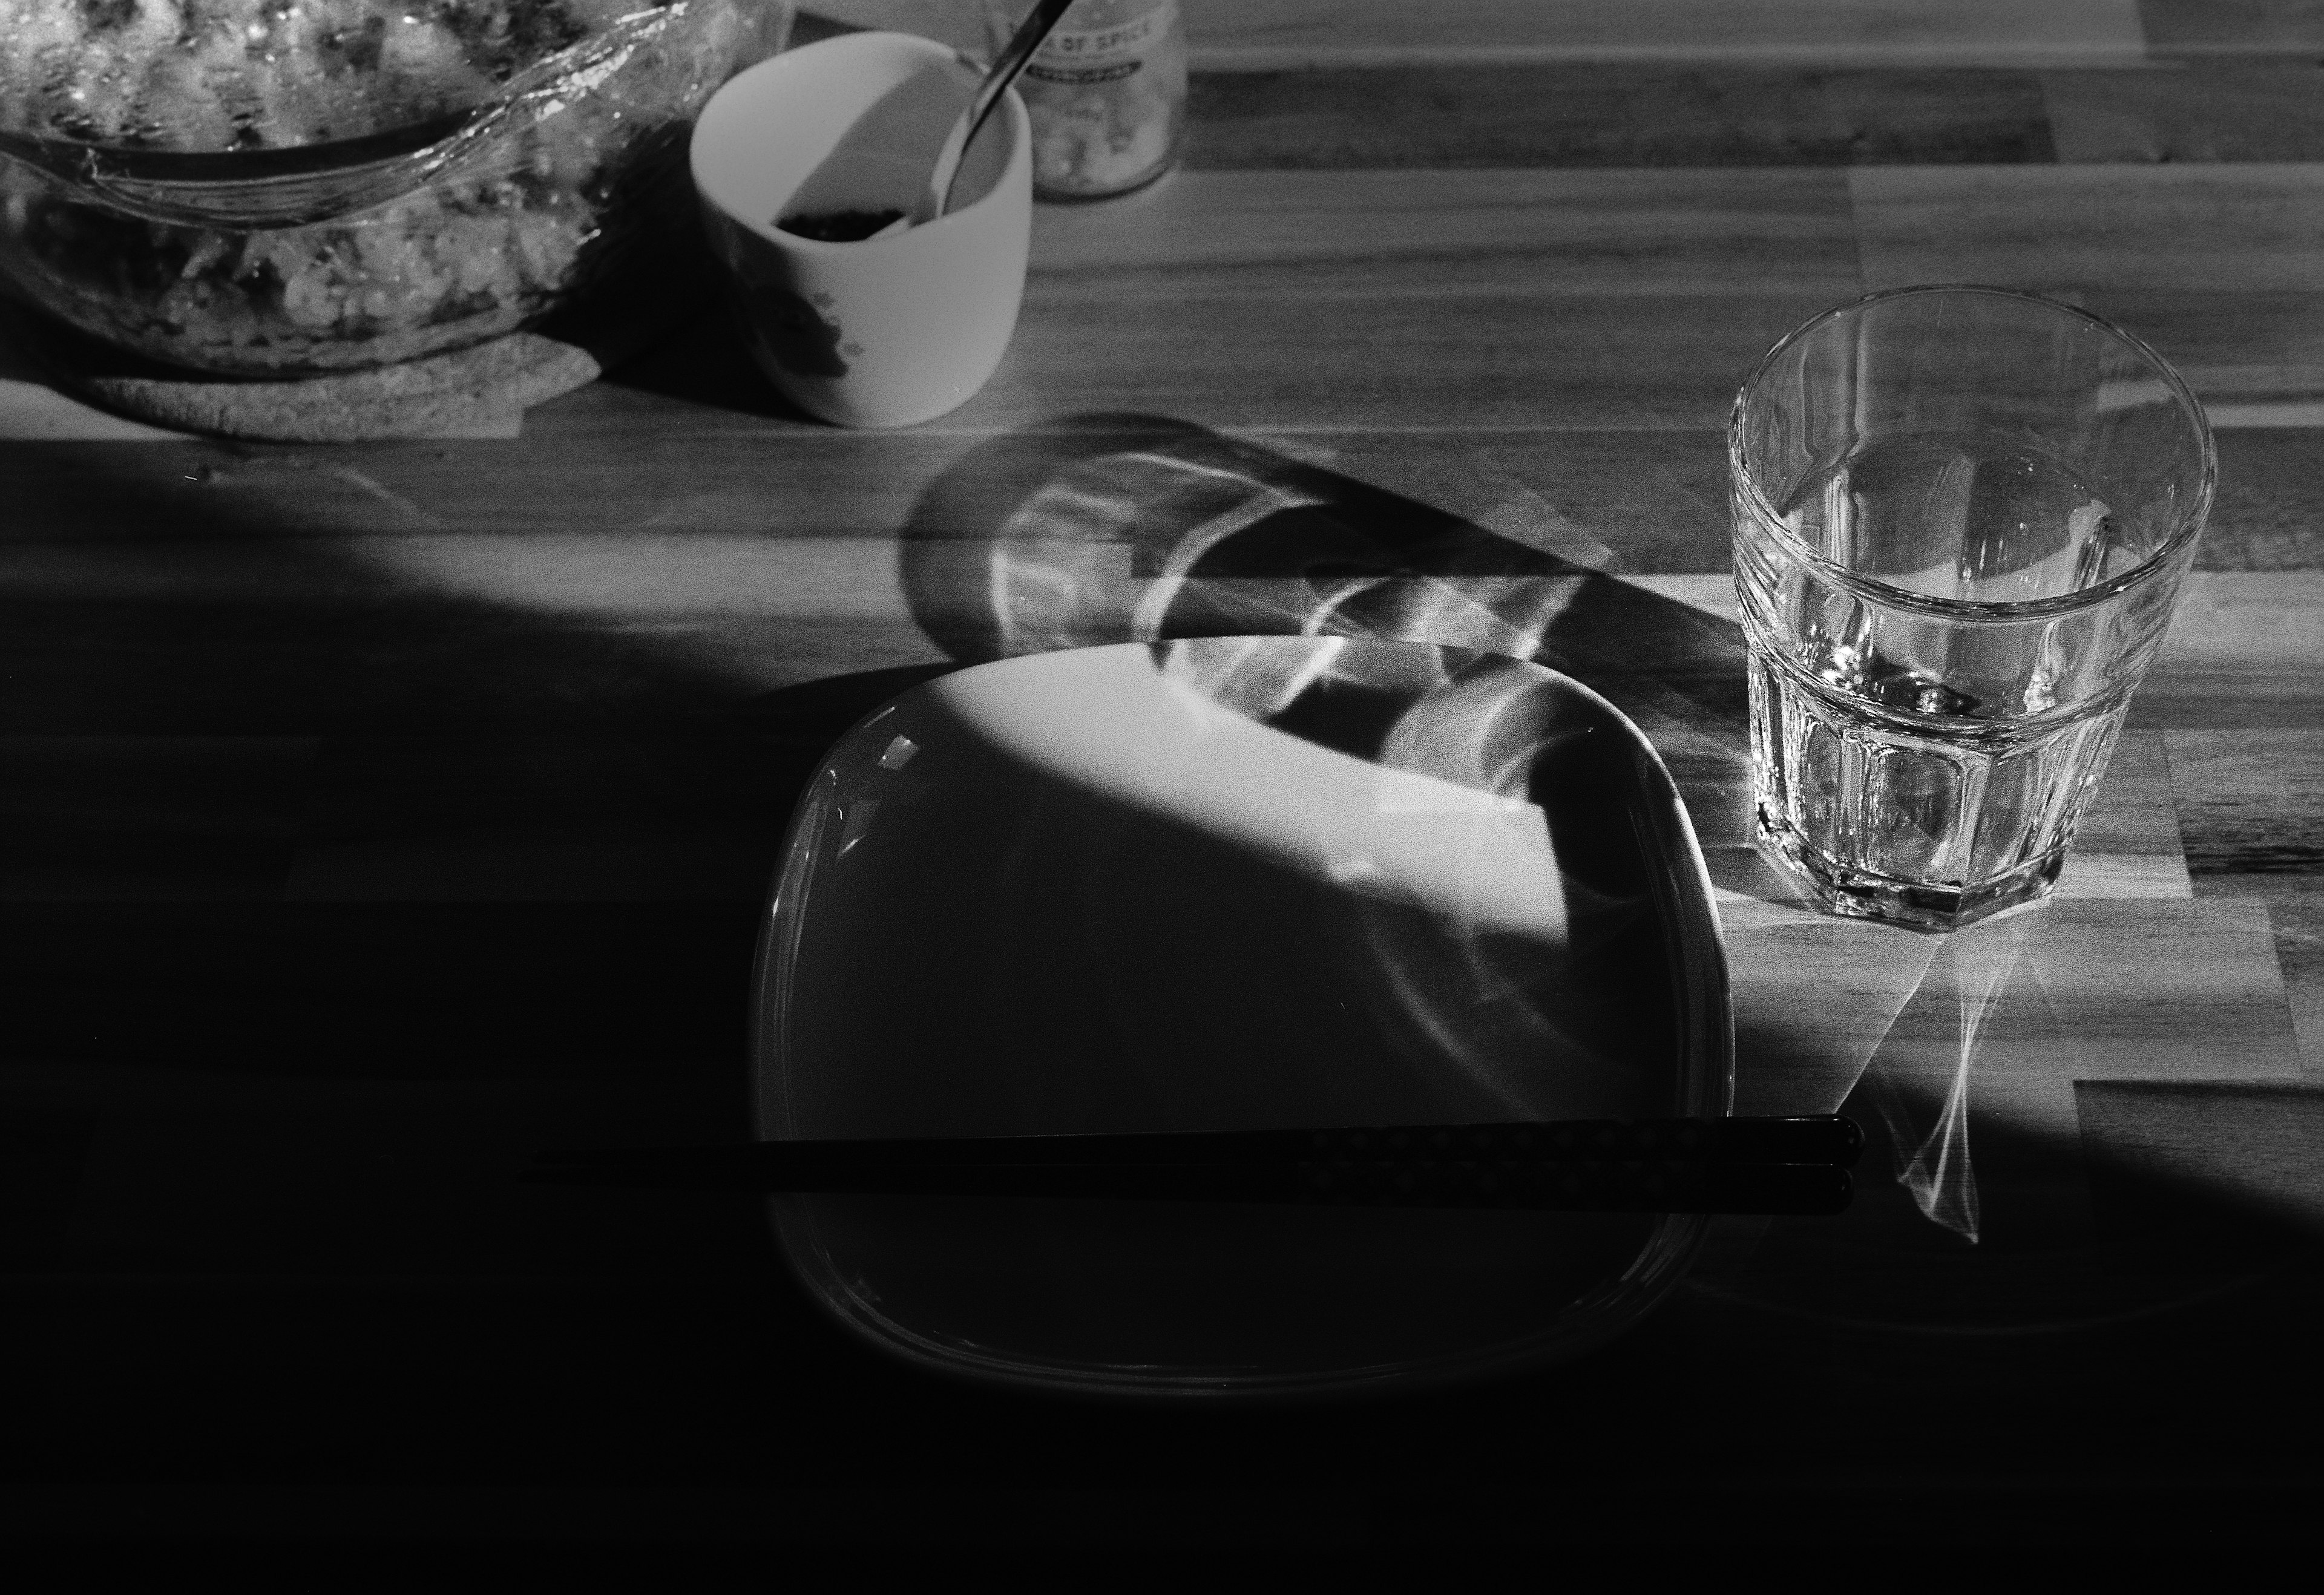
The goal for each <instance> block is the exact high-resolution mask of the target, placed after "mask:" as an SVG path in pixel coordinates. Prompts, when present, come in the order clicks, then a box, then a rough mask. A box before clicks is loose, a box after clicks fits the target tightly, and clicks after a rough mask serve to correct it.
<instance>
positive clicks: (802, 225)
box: [775, 210, 904, 244]
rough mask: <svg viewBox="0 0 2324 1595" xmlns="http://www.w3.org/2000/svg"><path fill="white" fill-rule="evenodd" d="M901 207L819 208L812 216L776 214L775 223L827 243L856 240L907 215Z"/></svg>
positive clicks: (789, 231)
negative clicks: (891, 208)
mask: <svg viewBox="0 0 2324 1595" xmlns="http://www.w3.org/2000/svg"><path fill="white" fill-rule="evenodd" d="M903 215H904V213H903V212H902V211H900V210H819V211H816V212H815V213H814V214H813V215H811V216H785V217H776V218H775V226H778V227H779V228H780V229H781V230H782V231H784V232H786V233H790V234H794V235H797V236H798V237H801V238H814V239H817V240H819V241H820V242H822V243H825V244H853V243H855V242H856V241H857V240H858V239H862V238H869V237H870V236H871V235H872V234H874V233H876V232H878V231H879V230H880V229H881V228H882V227H884V226H887V225H888V224H889V223H890V222H895V221H900V220H902V219H903Z"/></svg>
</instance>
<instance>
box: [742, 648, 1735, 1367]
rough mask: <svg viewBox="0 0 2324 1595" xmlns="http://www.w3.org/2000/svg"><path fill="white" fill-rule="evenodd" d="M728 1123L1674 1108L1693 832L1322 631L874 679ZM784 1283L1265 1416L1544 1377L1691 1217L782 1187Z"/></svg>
mask: <svg viewBox="0 0 2324 1595" xmlns="http://www.w3.org/2000/svg"><path fill="white" fill-rule="evenodd" d="M754 1046H755V1049H756V1066H757V1072H758V1101H759V1108H758V1111H759V1130H760V1133H761V1135H762V1136H764V1137H766V1138H767V1139H817V1138H832V1139H866V1138H881V1137H890V1136H898V1137H905V1136H936V1137H943V1136H1010V1135H1041V1134H1074V1133H1089V1134H1131V1133H1138V1132H1144V1131H1187V1130H1222V1129H1286V1128H1333V1127H1344V1126H1360V1125H1383V1124H1480V1123H1494V1122H1511V1121H1523V1120H1556V1119H1637V1118H1655V1117H1669V1116H1677V1115H1690V1116H1716V1115H1719V1114H1721V1113H1724V1112H1725V1111H1727V1110H1728V1105H1729V1093H1730V1089H1731V1075H1732V1056H1733V1041H1732V1029H1731V1021H1730V1019H1729V1005H1728V993H1727V964H1726V958H1725V952H1724V945H1723V943H1722V941H1721V939H1720V929H1719V922H1718V917H1717V912H1716V909H1715V907H1714V905H1713V902H1712V899H1711V886H1710V882H1709V879H1708V877H1707V876H1706V874H1705V873H1704V870H1703V865H1702V860H1701V853H1700V851H1699V849H1698V847H1697V845H1696V844H1695V840H1694V835H1693V832H1692V828H1691V826H1690V825H1689V824H1688V821H1687V818H1686V816H1685V811H1684V809H1683V807H1682V805H1681V803H1680V801H1679V798H1678V794H1677V791H1676V789H1675V788H1674V786H1673V784H1672V782H1671V779H1670V777H1669V774H1668V772H1667V771H1666V770H1665V769H1664V767H1663V765H1662V763H1661V761H1660V760H1659V759H1657V758H1656V757H1655V752H1654V750H1653V749H1652V748H1651V747H1650V746H1649V745H1648V744H1647V742H1646V740H1645V738H1644V737H1643V736H1641V735H1640V734H1639V733H1638V732H1637V728H1636V727H1634V726H1633V725H1632V724H1630V723H1629V722H1628V720H1627V719H1625V718H1624V717H1623V716H1622V715H1620V713H1619V712H1618V711H1617V710H1615V709H1614V708H1613V707H1612V706H1611V705H1609V704H1608V703H1607V702H1606V701H1605V700H1604V699H1603V698H1600V697H1599V696H1597V695H1596V694H1594V693H1592V692H1591V691H1589V690H1588V689H1587V688H1585V687H1582V686H1580V685H1579V684H1578V683H1576V682H1574V681H1572V680H1571V679H1569V678H1566V677H1563V676H1560V675H1558V674H1557V673H1555V672H1554V671H1551V670H1548V669H1545V668H1542V667H1540V666H1537V665H1533V664H1528V663H1522V662H1519V661H1517V660H1514V659H1502V658H1497V657H1492V656H1488V655H1482V654H1473V653H1466V652H1462V651H1460V650H1449V649H1440V648H1435V647H1432V646H1428V645H1425V644H1419V643H1404V642H1385V641H1369V640H1353V639H1348V638H1299V637H1287V638H1286V637H1274V638H1222V639H1205V640H1200V641H1180V642H1172V643H1167V644H1157V645H1152V646H1148V645H1140V644H1125V645H1121V646H1117V647H1110V648H1098V649H1085V650H1067V651H1063V652H1057V653H1048V654H1039V655H1033V656H1028V657H1026V658H1022V659H1010V660H1006V661H1002V662H1000V663H995V664H990V665H982V666H979V667H976V668H972V669H967V670H963V671H960V672H958V673H956V674H954V675H951V676H947V677H945V678H941V679H939V680H937V681H935V682H932V683H929V684H927V685H926V686H924V687H917V688H915V689H913V690H912V691H910V692H908V693H906V694H904V695H903V696H900V697H899V698H897V699H896V700H894V701H893V702H892V703H890V705H887V706H886V707H884V708H882V709H881V710H880V711H879V712H878V713H876V714H874V715H871V717H870V718H869V719H867V720H866V721H864V722H863V723H862V724H861V725H859V726H858V727H857V728H856V729H855V730H854V731H853V732H852V733H850V734H849V735H848V736H847V737H846V738H845V740H844V741H843V742H841V743H840V744H839V745H838V746H837V747H836V748H835V750H834V751H832V753H831V754H830V756H829V758H828V759H827V761H825V765H824V766H823V768H822V770H820V772H819V774H818V775H817V777H816V782H815V784H814V785H813V787H812V788H810V790H809V791H808V792H807V795H806V797H805V798H803V799H802V800H801V803H800V805H799V807H798V812H797V815H796V816H795V818H794V820H793V823H792V828H791V832H790V836H789V841H788V846H787V848H786V853H785V860H784V863H783V866H782V870H781V873H780V876H779V880H778V881H777V884H776V889H775V892H774V896H773V899H772V902H771V905H770V916H769V918H768V921H767V923H766V925H765V927H764V930H763V938H762V942H761V961H760V975H759V986H758V998H757V1010H756V1028H755V1041H754ZM775 1217H776V1222H777V1225H778V1229H779V1234H780V1237H781V1240H782V1242H783V1244H784V1247H785V1249H786V1250H787V1252H788V1256H789V1258H790V1260H791V1262H792V1264H793V1265H794V1267H795V1268H796V1269H797V1270H798V1273H799V1275H800V1277H801V1278H802V1279H803V1280H804V1281H805V1282H806V1284H807V1287H808V1288H809V1290H810V1291H811V1292H812V1293H813V1294H814V1295H816V1297H817V1298H818V1299H820V1300H821V1301H822V1302H823V1303H824V1304H825V1305H826V1306H828V1307H829V1308H830V1310H831V1311H832V1312H833V1313H834V1314H836V1315H837V1317H838V1318H839V1319H840V1320H841V1321H842V1322H843V1323H846V1324H847V1325H848V1326H849V1327H851V1328H852V1329H853V1330H855V1331H856V1332H859V1333H861V1334H862V1335H863V1336H864V1337H866V1338H867V1339H869V1340H870V1341H872V1342H873V1343H875V1344H878V1345H880V1346H881V1347H883V1348H885V1349H887V1350H889V1351H893V1352H897V1353H899V1354H901V1355H903V1356H905V1357H908V1358H909V1359H912V1360H916V1361H919V1362H922V1363H925V1364H930V1365H933V1366H936V1367H938V1368H943V1369H950V1370H953V1371H955V1372H961V1373H966V1374H971V1375H976V1376H982V1377H986V1378H994V1379H998V1380H1001V1381H1003V1382H1008V1383H1012V1384H1018V1385H1031V1386H1046V1387H1049V1388H1073V1389H1079V1390H1093V1391H1103V1392H1111V1393H1115V1394H1123V1395H1163V1396H1195V1397H1216V1396H1233V1395H1275V1396H1282V1395H1296V1394H1301V1393H1308V1392H1320V1391H1338V1390H1349V1389H1359V1388H1393V1387H1398V1386H1402V1385H1406V1384H1411V1383H1416V1382H1420V1383H1425V1382H1430V1381H1436V1380H1443V1379H1449V1378H1462V1377H1466V1376H1470V1375H1473V1374H1476V1373H1480V1372H1484V1371H1489V1370H1495V1369H1508V1368H1511V1367H1516V1366H1523V1365H1526V1364H1529V1363H1534V1362H1539V1361H1544V1360H1553V1359H1555V1358H1559V1357H1564V1356H1571V1355H1573V1354H1575V1353H1577V1352H1579V1351H1583V1350H1586V1349H1588V1348H1590V1347H1592V1346H1595V1345H1598V1344H1600V1343H1601V1342H1602V1341H1605V1340H1606V1339H1607V1338H1609V1336H1611V1335H1613V1334H1615V1333H1617V1332H1619V1331H1620V1330H1621V1329H1623V1328H1624V1327H1625V1326H1627V1325H1628V1324H1629V1323H1633V1322H1635V1321H1636V1320H1637V1317H1638V1316H1639V1315H1640V1314H1643V1313H1644V1312H1646V1309H1647V1308H1648V1307H1650V1306H1651V1305H1653V1304H1654V1303H1655V1301H1656V1300H1658V1299H1659V1298H1660V1297H1661V1296H1662V1295H1664V1294H1665V1292H1666V1291H1667V1290H1668V1289H1669V1288H1670V1286H1672V1285H1673V1284H1674V1282H1675V1281H1676V1280H1677V1278H1678V1277H1680V1275H1681V1273H1682V1272H1683V1269H1684V1268H1685V1266H1686V1264H1687V1262H1688V1260H1689V1258H1691V1256H1692V1253H1693V1251H1694V1249H1695V1247H1696V1244H1697V1242H1698V1240H1700V1238H1701V1234H1702V1232H1703V1227H1704V1224H1705V1223H1706V1222H1707V1221H1705V1220H1704V1219H1702V1218H1701V1216H1699V1215H1688V1214H1651V1213H1649V1214H1637V1213H1615V1212H1519V1211H1482V1210H1465V1211H1454V1210H1431V1209H1421V1208H1411V1209H1387V1208H1369V1207H1332V1206H1305V1205H1289V1206H1268V1205H1250V1204H1236V1203H1194V1202H1190V1203H1154V1202H1147V1203H1141V1202H1130V1201H1099V1200H1078V1201H1075V1200H1064V1199H1046V1198H1031V1197H989V1198H988V1197H967V1196H946V1197H936V1196H927V1195H856V1194H849V1195H831V1194H817V1195H788V1196H783V1197H779V1198H777V1199H776V1201H775Z"/></svg>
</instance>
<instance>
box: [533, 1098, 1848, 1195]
mask: <svg viewBox="0 0 2324 1595" xmlns="http://www.w3.org/2000/svg"><path fill="white" fill-rule="evenodd" d="M1863 1144H1864V1138H1863V1135H1862V1133H1861V1132H1860V1131H1858V1129H1857V1127H1856V1125H1855V1124H1854V1122H1853V1121H1851V1120H1847V1119H1843V1118H1840V1117H1838V1116H1836V1115H1834V1116H1825V1117H1815V1118H1799V1119H1653V1120H1635V1121H1630V1122H1621V1121H1617V1120H1560V1121H1557V1122H1553V1123H1542V1124H1459V1125H1404V1126H1391V1127H1388V1128H1385V1129H1256V1130H1230V1131H1222V1132H1213V1133H1207V1134H1188V1135H1060V1136H1010V1137H996V1138H989V1139H957V1140H953V1139H911V1140H843V1141H757V1142H752V1143H749V1144H745V1145H741V1146H730V1147H698V1148H638V1149H604V1150H586V1151H570V1152H559V1153H550V1154H547V1155H545V1156H544V1157H543V1158H542V1161H541V1162H540V1164H539V1166H536V1167H535V1168H534V1169H532V1170H531V1171H530V1173H528V1174H527V1175H526V1176H525V1177H526V1178H527V1179H529V1180H531V1181H534V1182H536V1183H545V1184H556V1185H615V1186H631V1187H650V1188H663V1189H669V1188H683V1189H692V1190H730V1191H759V1192H769V1193H772V1192H798V1193H808V1192H814V1193H833V1194H837V1193H849V1194H874V1193H881V1194H900V1195H927V1196H934V1195H946V1196H1048V1197H1085V1198H1109V1199H1113V1200H1124V1201H1203V1202H1257V1203H1298V1204H1301V1205H1306V1206H1327V1207H1424V1208H1425V1207H1436V1208H1504V1209H1521V1210H1531V1211H1537V1212H1724V1213H1782V1214H1789V1213H1835V1212H1840V1211H1841V1210H1842V1209H1843V1208H1845V1207H1846V1206H1847V1205H1848V1202H1849V1194H1850V1192H1851V1185H1850V1183H1849V1176H1848V1170H1849V1167H1850V1166H1853V1165H1854V1164H1855V1162H1856V1157H1857V1154H1858V1151H1860V1150H1861V1149H1862V1147H1863Z"/></svg>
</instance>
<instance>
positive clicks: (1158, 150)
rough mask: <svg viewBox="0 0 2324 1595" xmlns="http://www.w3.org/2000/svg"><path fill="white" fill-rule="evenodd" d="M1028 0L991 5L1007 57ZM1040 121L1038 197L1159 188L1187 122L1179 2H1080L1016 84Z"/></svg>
mask: <svg viewBox="0 0 2324 1595" xmlns="http://www.w3.org/2000/svg"><path fill="white" fill-rule="evenodd" d="M1027 7H1028V0H985V11H984V14H985V24H986V30H987V32H988V35H989V37H990V38H991V43H992V49H993V50H994V51H995V52H998V51H1000V49H1001V46H1002V45H1003V44H1004V43H1006V42H1007V41H1008V40H1009V37H1010V34H1011V33H1013V32H1016V31H1017V26H1018V24H1019V23H1021V22H1023V21H1024V20H1025V12H1026V9H1027ZM1017 91H1018V92H1019V94H1020V95H1022V96H1023V97H1024V99H1025V108H1026V109H1027V110H1028V111H1029V112H1031V113H1032V117H1033V191H1034V192H1035V193H1036V194H1037V195H1039V196H1040V197H1041V198H1044V199H1097V198H1103V197H1105V196H1106V195H1109V194H1120V193H1126V192H1128V191H1129V190H1130V189H1135V188H1137V187H1139V185H1140V184H1143V183H1149V182H1152V181H1153V180H1155V179H1156V178H1157V177H1160V176H1161V175H1162V174H1163V173H1164V172H1166V171H1169V170H1170V165H1171V163H1172V162H1173V161H1176V159H1177V158H1178V144H1179V140H1180V138H1181V136H1182V135H1183V134H1184V132H1185V124H1186V32H1185V25H1184V24H1183V23H1181V22H1180V20H1179V16H1178V0H1076V4H1075V5H1074V7H1073V9H1071V10H1070V11H1068V12H1066V13H1065V17H1064V19H1063V20H1061V21H1060V22H1059V23H1057V26H1056V30H1055V31H1054V32H1051V33H1050V34H1049V36H1048V38H1047V39H1046V40H1044V41H1042V43H1041V48H1040V49H1039V50H1038V51H1035V52H1034V55H1033V59H1032V60H1030V61H1029V62H1028V63H1027V64H1026V67H1025V72H1024V75H1023V76H1022V77H1020V78H1018V79H1017Z"/></svg>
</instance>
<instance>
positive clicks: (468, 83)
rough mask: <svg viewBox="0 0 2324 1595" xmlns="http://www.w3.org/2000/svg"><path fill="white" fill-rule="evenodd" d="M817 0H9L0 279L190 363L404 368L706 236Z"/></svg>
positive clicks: (105, 335)
mask: <svg viewBox="0 0 2324 1595" xmlns="http://www.w3.org/2000/svg"><path fill="white" fill-rule="evenodd" d="M792 13H793V7H792V5H791V0H482V3H476V4H460V5H455V4H451V3H450V0H276V3H273V4H262V3H261V0H111V3H110V4H108V5H103V6H97V5H84V4H83V3H82V0H0V26H6V27H10V28H14V29H15V30H16V32H17V37H15V38H13V39H12V40H11V41H10V43H9V46H8V54H7V58H6V59H5V60H0V278H5V283H6V285H7V286H8V288H9V289H10V290H12V291H13V292H14V293H15V294H16V295H17V296H18V297H20V298H22V299H24V300H29V301H30V302H32V304H34V305H36V306H38V307H39V308H41V309H44V310H46V311H48V312H49V313H50V314H51V315H52V316H55V317H57V318H60V319H61V320H62V321H64V322H66V323H69V325H70V326H72V327H77V328H78V329H79V330H81V331H82V332H85V333H88V334H91V335H93V336H94V337H97V338H99V339H101V340H103V341H104V342H106V343H107V344H110V345H113V346H115V347H118V348H121V349H125V350H128V351H131V352H132V353H134V354H136V355H143V356H145V357H147V358H150V359H152V360H156V361H160V362H162V363H164V364H169V365H173V366H179V367H184V368H189V369H191V370H197V371H204V372H210V373H220V374H226V375H243V376H271V377H283V376H297V375H301V374H309V373H325V372H340V371H353V370H362V369H366V368H370V367H374V366H380V365H388V364H399V363H401V362H403V361H407V360H413V359H418V358H420V357H422V356H425V355H435V354H441V353H444V352H447V351H449V350H453V349H458V348H464V347H466V346H471V345H474V344H477V343H481V342H484V340H486V339H488V338H492V337H498V336H500V335H501V334H503V333H507V332H512V331H515V330H517V329H519V328H521V327H527V326H530V325H531V324H533V323H534V322H537V321H539V319H540V318H542V317H544V316H546V315H548V314H549V312H550V311H552V310H554V309H558V307H559V306H560V305H563V304H565V303H567V302H568V301H570V300H573V299H574V298H575V297H576V296H577V295H579V294H580V293H582V292H583V291H585V290H587V289H589V288H590V287H592V286H593V285H595V284H597V283H599V282H602V281H604V280H605V279H606V278H608V277H609V276H611V275H613V273H615V272H618V271H620V270H621V269H622V268H623V267H625V266H627V265H629V264H631V263H632V262H633V261H635V260H636V259H638V257H640V256H641V255H644V254H647V253H649V252H650V250H651V249H652V248H654V247H655V246H657V245H658V244H660V243H662V242H664V241H666V240H668V239H670V238H685V237H690V236H691V228H692V217H691V196H690V194H689V193H688V192H687V189H686V186H685V178H684V173H683V170H682V167H683V156H684V150H685V142H686V132H687V127H688V125H689V124H690V123H691V121H692V118H693V115H694V113H695V112H696V110H697V109H698V108H699V107H700V106H701V105H702V103H703V102H704V101H705V100H706V99H707V98H708V97H710V95H711V93H712V91H713V90H715V88H717V87H718V86H719V85H720V84H721V83H723V82H724V80H725V79H726V78H728V77H730V76H732V75H733V72H734V71H735V70H737V69H739V68H741V67H742V66H746V65H749V64H751V63H752V62H753V61H755V60H760V59H761V58H762V57H764V56H766V55H769V54H771V53H773V52H774V51H777V50H779V49H780V48H781V46H782V43H783V41H784V40H785V38H786V36H787V34H788V29H789V25H790V21H791V16H792Z"/></svg>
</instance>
